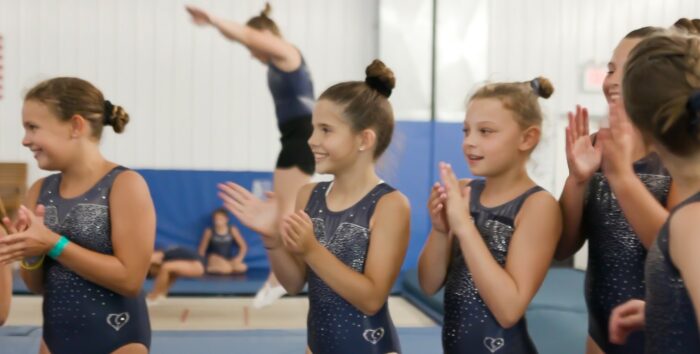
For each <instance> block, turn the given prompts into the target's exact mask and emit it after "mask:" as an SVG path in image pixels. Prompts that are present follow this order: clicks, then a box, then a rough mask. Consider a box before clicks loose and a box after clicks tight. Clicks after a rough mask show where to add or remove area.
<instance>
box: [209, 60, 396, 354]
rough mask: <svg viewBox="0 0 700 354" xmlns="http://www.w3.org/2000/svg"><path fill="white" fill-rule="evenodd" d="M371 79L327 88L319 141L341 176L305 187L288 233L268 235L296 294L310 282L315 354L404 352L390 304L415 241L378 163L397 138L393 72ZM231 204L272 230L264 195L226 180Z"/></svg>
mask: <svg viewBox="0 0 700 354" xmlns="http://www.w3.org/2000/svg"><path fill="white" fill-rule="evenodd" d="M366 75H367V76H366V78H365V80H364V81H350V82H342V83H339V84H336V85H333V86H331V87H330V88H328V89H327V90H326V91H325V92H323V94H321V96H320V98H319V101H318V103H317V104H316V107H315V108H314V112H313V117H312V121H313V127H314V130H313V134H312V135H311V137H310V138H309V141H308V143H309V146H310V147H311V150H312V151H313V153H314V157H315V160H316V168H317V169H318V171H319V172H320V173H326V174H331V175H333V176H334V179H333V181H332V182H321V183H314V184H309V185H306V186H304V187H303V188H302V189H301V190H300V191H299V194H298V196H297V199H296V207H295V210H296V211H295V212H294V213H292V214H290V215H288V216H286V217H285V218H284V220H283V221H282V227H281V229H280V231H279V232H272V233H264V241H265V244H266V247H267V249H268V254H269V257H270V260H271V263H272V267H273V270H274V271H275V274H276V275H277V276H278V277H279V280H280V282H281V283H282V285H284V287H285V288H286V289H287V291H289V292H290V293H292V294H294V293H298V292H299V291H301V290H302V289H303V288H304V285H305V284H306V283H307V282H308V285H309V304H310V306H309V314H308V318H307V333H308V334H307V338H308V346H309V349H308V350H309V351H310V352H311V353H314V354H327V353H328V354H330V353H333V354H355V353H369V354H372V353H376V354H380V353H381V354H384V353H400V352H401V347H400V345H399V339H398V336H397V333H396V329H395V328H394V324H393V321H392V319H391V316H390V314H389V309H388V307H387V299H388V296H389V292H390V291H391V287H392V285H393V283H394V281H395V280H396V277H397V276H398V274H399V271H400V269H401V264H402V263H403V259H404V256H405V255H406V250H407V247H408V238H409V221H410V207H409V203H408V200H407V199H406V197H405V196H404V195H403V194H401V193H400V192H399V191H397V190H396V189H394V188H393V187H391V186H390V185H388V184H387V183H385V182H384V181H382V180H381V179H380V178H379V176H377V173H376V166H375V164H376V161H377V159H378V158H379V157H380V156H381V155H382V153H383V152H384V151H385V150H386V148H387V147H388V146H389V143H390V142H391V137H392V133H393V129H394V113H393V110H392V108H391V103H389V96H390V95H391V92H392V90H393V88H394V84H395V78H394V74H393V72H392V71H391V70H390V69H389V68H387V67H386V66H385V65H384V64H383V63H382V62H381V61H379V60H375V61H374V62H372V64H371V65H369V67H367V70H366ZM221 189H222V191H223V192H224V194H223V198H224V200H225V205H226V207H227V208H228V209H229V210H230V211H231V212H232V213H233V214H234V215H235V216H236V217H237V218H238V219H239V220H240V221H241V222H242V223H243V224H245V225H246V226H248V227H250V228H252V229H253V230H258V231H262V229H263V228H264V225H261V224H259V223H258V222H257V220H258V219H257V218H256V209H255V206H256V203H257V202H256V198H255V196H253V195H252V194H251V193H250V192H248V191H247V190H245V189H243V188H242V187H240V186H238V185H236V184H233V183H228V184H226V185H223V186H221Z"/></svg>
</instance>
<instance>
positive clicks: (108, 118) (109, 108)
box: [102, 100, 114, 125]
mask: <svg viewBox="0 0 700 354" xmlns="http://www.w3.org/2000/svg"><path fill="white" fill-rule="evenodd" d="M104 111H105V112H104V114H103V117H102V125H111V124H112V114H113V113H114V105H112V102H109V100H105V103H104Z"/></svg>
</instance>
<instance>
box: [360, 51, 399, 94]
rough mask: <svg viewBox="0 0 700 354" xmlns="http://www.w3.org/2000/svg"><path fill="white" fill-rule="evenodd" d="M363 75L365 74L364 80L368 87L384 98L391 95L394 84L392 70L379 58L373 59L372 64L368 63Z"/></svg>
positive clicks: (394, 79)
mask: <svg viewBox="0 0 700 354" xmlns="http://www.w3.org/2000/svg"><path fill="white" fill-rule="evenodd" d="M365 75H367V77H366V78H365V82H366V83H367V85H369V87H371V88H373V89H375V90H376V91H377V92H379V93H380V94H382V95H383V96H385V97H386V98H389V97H390V96H391V92H392V91H393V90H394V87H395V86H396V77H395V76H394V72H393V71H391V69H389V67H387V66H386V65H385V64H384V63H383V62H382V61H381V60H379V59H374V60H373V61H372V64H369V66H367V69H365Z"/></svg>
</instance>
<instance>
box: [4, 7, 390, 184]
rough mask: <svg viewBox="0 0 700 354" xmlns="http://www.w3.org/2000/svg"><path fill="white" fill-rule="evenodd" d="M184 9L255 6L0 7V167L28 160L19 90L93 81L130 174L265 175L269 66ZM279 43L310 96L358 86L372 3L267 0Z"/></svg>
mask: <svg viewBox="0 0 700 354" xmlns="http://www.w3.org/2000/svg"><path fill="white" fill-rule="evenodd" d="M188 3H192V4H195V5H198V6H201V7H203V8H205V9H208V10H211V11H212V13H214V14H217V15H220V16H222V17H226V18H229V19H232V20H236V21H240V22H245V21H246V20H247V19H248V18H250V17H251V16H253V15H256V14H257V13H259V11H260V10H261V9H262V7H263V5H264V1H262V0H231V1H213V0H212V1H196V0H193V1H180V0H177V1H176V0H99V1H87V0H29V1H16V0H0V35H2V36H3V37H4V46H5V48H4V56H5V58H4V76H5V77H4V97H3V98H2V99H0V161H26V162H29V163H30V166H32V169H31V170H30V179H35V178H36V177H38V176H39V175H41V174H43V173H42V172H40V171H38V170H36V167H35V166H34V162H33V159H32V158H31V155H30V154H29V153H28V151H26V149H25V148H23V147H22V146H21V139H22V134H23V132H22V127H21V123H20V111H21V105H22V95H23V94H24V93H25V92H26V90H27V89H29V88H30V87H31V86H32V85H33V84H35V83H36V82H38V81H40V80H43V79H47V78H50V77H54V76H65V75H70V76H79V77H82V78H84V79H87V80H88V81H91V82H92V83H94V84H95V85H97V86H98V87H99V88H100V89H101V90H102V91H103V92H104V93H105V95H106V97H107V98H108V99H110V100H111V101H112V102H113V103H115V104H119V105H122V106H123V107H124V108H125V109H126V110H127V112H129V114H130V115H131V119H132V121H131V123H129V125H128V126H127V130H126V132H125V133H124V134H123V135H116V134H113V133H111V132H107V133H106V134H105V135H104V137H103V143H102V144H103V152H104V154H105V155H106V156H107V157H108V158H110V159H113V160H115V161H117V162H120V163H123V164H125V165H127V166H130V167H141V168H176V169H220V170H272V168H273V167H274V163H275V160H276V156H277V152H278V150H279V143H278V140H277V139H278V137H279V136H278V133H277V127H276V123H275V116H274V107H273V104H272V99H271V97H270V94H269V92H268V89H267V84H266V68H265V67H264V66H263V65H261V64H260V63H258V62H257V61H254V60H252V59H251V56H250V54H249V53H248V52H247V50H245V48H243V47H242V46H240V45H238V44H235V43H232V42H229V41H227V40H226V39H224V38H223V37H222V36H221V35H220V34H219V33H218V32H217V31H216V30H214V29H212V28H198V27H196V26H195V25H193V24H192V23H191V21H190V20H189V16H188V14H187V13H186V12H185V9H184V6H185V4H188ZM270 3H271V5H272V8H273V12H272V15H271V16H272V18H273V19H275V20H276V21H277V23H278V25H279V27H280V28H281V30H282V33H283V35H284V36H285V38H287V39H288V40H290V41H291V42H292V43H294V44H295V45H297V46H298V47H299V48H300V50H301V51H302V53H304V56H305V59H306V61H307V63H308V65H309V66H310V68H311V71H312V74H313V79H314V85H315V89H316V94H317V95H318V94H320V93H321V92H322V91H323V89H324V88H326V87H328V86H330V85H331V84H333V83H336V82H339V81H343V80H350V79H352V80H361V79H363V78H364V68H365V66H366V65H367V64H368V63H369V62H370V61H371V60H372V59H373V58H375V57H376V55H377V40H378V35H377V16H378V0H293V1H292V0H277V1H275V0H271V1H270Z"/></svg>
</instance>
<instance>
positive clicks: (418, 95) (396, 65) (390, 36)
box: [379, 0, 433, 121]
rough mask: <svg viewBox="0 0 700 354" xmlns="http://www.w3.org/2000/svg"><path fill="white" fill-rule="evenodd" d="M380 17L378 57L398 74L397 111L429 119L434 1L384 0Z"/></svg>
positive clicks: (404, 117) (406, 116) (409, 117)
mask: <svg viewBox="0 0 700 354" xmlns="http://www.w3.org/2000/svg"><path fill="white" fill-rule="evenodd" d="M379 17H380V19H379V56H380V57H381V58H382V60H384V61H385V63H386V64H387V65H388V66H389V67H390V68H391V69H392V70H393V71H394V74H395V75H396V89H395V90H394V93H392V96H391V103H392V107H393V108H394V113H395V114H396V117H397V118H398V119H401V120H413V121H429V120H430V118H431V117H430V108H431V102H430V100H431V81H432V50H433V35H432V31H433V0H382V1H381V3H380V7H379Z"/></svg>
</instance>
